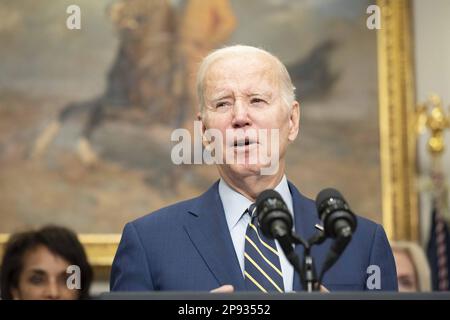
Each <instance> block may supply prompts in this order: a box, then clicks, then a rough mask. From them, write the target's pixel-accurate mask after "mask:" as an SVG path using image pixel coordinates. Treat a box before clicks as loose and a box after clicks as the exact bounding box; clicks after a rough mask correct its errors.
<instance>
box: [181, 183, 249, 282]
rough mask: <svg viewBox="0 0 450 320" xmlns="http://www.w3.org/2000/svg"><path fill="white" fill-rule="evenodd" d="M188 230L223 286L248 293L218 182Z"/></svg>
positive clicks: (202, 198)
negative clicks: (227, 285) (245, 289)
mask: <svg viewBox="0 0 450 320" xmlns="http://www.w3.org/2000/svg"><path fill="white" fill-rule="evenodd" d="M184 227H185V230H186V232H187V233H188V236H189V238H190V239H191V241H192V242H193V244H194V246H195V247H196V249H197V250H198V252H199V253H200V255H201V256H202V258H203V260H204V261H205V263H206V264H207V266H208V268H209V269H210V270H211V272H212V273H213V274H214V276H215V277H216V279H217V281H218V282H219V284H220V285H225V284H231V285H233V286H234V288H235V290H244V288H245V282H244V278H243V276H242V271H241V268H240V266H239V261H238V259H237V256H236V252H235V250H234V246H233V241H232V239H231V235H230V232H229V230H228V225H227V222H226V219H225V213H224V210H223V206H222V201H221V199H220V196H219V192H218V183H217V182H216V183H215V184H214V185H213V186H212V187H211V188H210V189H209V190H208V191H207V192H206V193H204V194H203V195H202V196H200V197H199V198H198V199H197V201H196V204H195V205H194V207H193V208H192V210H190V211H189V213H188V217H187V219H186V223H185V225H184Z"/></svg>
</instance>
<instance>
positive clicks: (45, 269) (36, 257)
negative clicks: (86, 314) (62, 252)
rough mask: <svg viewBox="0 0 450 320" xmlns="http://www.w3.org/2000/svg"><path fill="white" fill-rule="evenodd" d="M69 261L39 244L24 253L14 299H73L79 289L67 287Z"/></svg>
mask: <svg viewBox="0 0 450 320" xmlns="http://www.w3.org/2000/svg"><path fill="white" fill-rule="evenodd" d="M69 265H70V264H69V262H68V261H66V260H65V259H64V258H62V257H61V256H59V255H55V254H53V253H52V252H51V251H50V250H48V249H47V247H45V246H43V245H41V246H38V247H36V248H34V249H32V250H29V251H28V252H26V253H25V255H24V257H23V269H22V273H21V274H20V276H19V282H18V287H17V288H13V290H12V295H13V298H14V299H15V300H75V299H78V297H79V291H78V290H76V289H69V288H68V286H67V277H68V276H70V274H68V273H67V272H66V270H67V267H68V266H69Z"/></svg>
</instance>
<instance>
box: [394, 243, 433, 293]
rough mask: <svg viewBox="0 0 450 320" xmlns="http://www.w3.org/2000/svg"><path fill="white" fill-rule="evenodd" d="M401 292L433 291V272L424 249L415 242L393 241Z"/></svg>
mask: <svg viewBox="0 0 450 320" xmlns="http://www.w3.org/2000/svg"><path fill="white" fill-rule="evenodd" d="M391 247H392V251H393V253H394V259H395V266H396V268H397V279H398V290H399V291H400V292H426V291H431V274H430V267H429V265H428V261H427V258H426V256H425V252H424V251H423V249H422V248H421V247H420V246H419V245H418V244H417V243H415V242H409V241H397V242H395V241H394V242H391Z"/></svg>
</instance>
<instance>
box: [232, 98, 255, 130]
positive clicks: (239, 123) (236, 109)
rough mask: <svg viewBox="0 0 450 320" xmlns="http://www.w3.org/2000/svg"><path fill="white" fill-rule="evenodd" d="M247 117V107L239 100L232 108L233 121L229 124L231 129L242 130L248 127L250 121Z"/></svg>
mask: <svg viewBox="0 0 450 320" xmlns="http://www.w3.org/2000/svg"><path fill="white" fill-rule="evenodd" d="M248 116H249V110H248V105H247V104H246V103H245V102H243V101H241V100H236V102H235V104H234V106H233V119H232V123H231V124H232V126H233V128H242V127H245V126H248V125H250V124H251V121H250V119H249V117H248Z"/></svg>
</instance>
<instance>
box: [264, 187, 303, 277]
mask: <svg viewBox="0 0 450 320" xmlns="http://www.w3.org/2000/svg"><path fill="white" fill-rule="evenodd" d="M255 204H256V214H257V217H258V223H259V226H260V228H261V231H262V233H263V234H264V235H265V236H266V237H267V238H270V239H277V240H278V243H279V244H280V246H281V249H282V250H283V252H284V254H285V256H286V258H287V259H288V261H289V262H290V263H291V264H292V265H293V266H294V269H295V270H297V271H298V272H300V270H301V268H300V266H299V264H298V257H297V255H296V254H295V251H294V247H293V243H294V239H293V237H292V226H293V221H292V215H291V214H290V213H289V209H288V207H287V205H286V203H285V202H284V200H283V198H282V197H281V195H280V194H279V193H278V192H276V191H275V190H271V189H268V190H265V191H263V192H261V193H260V194H259V196H258V198H256V202H255Z"/></svg>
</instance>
